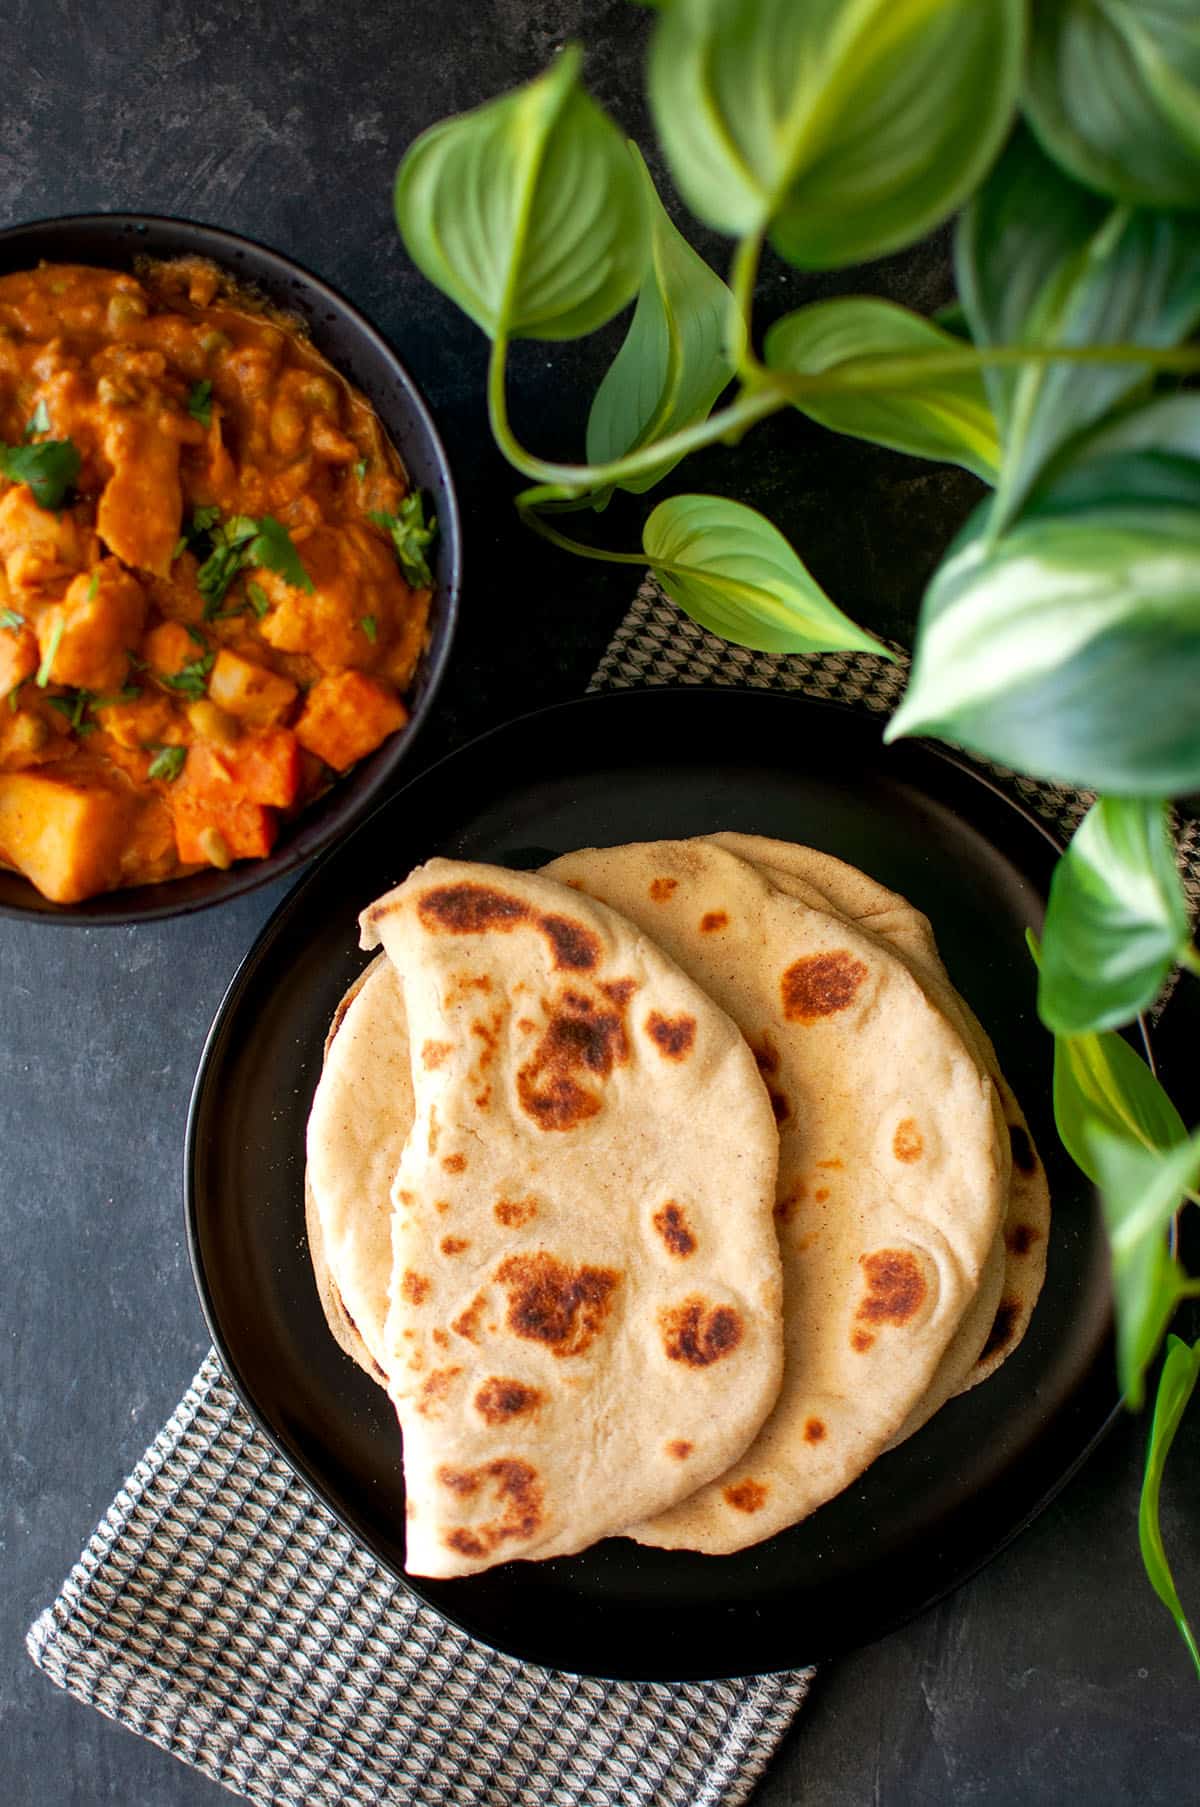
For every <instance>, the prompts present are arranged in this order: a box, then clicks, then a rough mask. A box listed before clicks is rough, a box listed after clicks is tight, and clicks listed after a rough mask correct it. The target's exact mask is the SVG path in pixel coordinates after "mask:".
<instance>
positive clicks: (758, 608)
mask: <svg viewBox="0 0 1200 1807" xmlns="http://www.w3.org/2000/svg"><path fill="white" fill-rule="evenodd" d="M642 543H643V545H644V547H645V550H646V556H647V558H648V559H649V560H650V563H651V564H652V566H653V567H654V573H655V576H656V577H657V578H658V579H659V582H660V583H661V584H662V586H663V588H664V590H666V592H667V594H668V595H669V596H671V597H673V598H674V600H675V601H676V602H677V603H678V604H679V606H680V608H681V609H683V611H684V612H685V614H688V615H690V616H691V618H692V620H693V621H698V622H699V623H700V625H701V627H706V628H708V629H709V630H710V632H712V633H714V634H720V635H721V637H722V639H725V640H732V641H733V643H734V644H735V645H736V646H749V647H753V648H754V649H755V650H756V651H758V652H769V653H801V652H828V651H834V650H836V649H839V648H851V649H853V650H855V651H859V652H872V653H878V654H879V656H880V657H881V658H884V659H890V658H891V657H892V656H893V655H892V654H891V653H890V652H889V651H888V650H887V648H886V647H885V646H881V645H880V643H879V642H878V641H877V640H874V639H872V637H871V636H870V634H866V633H864V632H863V631H862V629H861V628H858V627H855V625H854V623H853V622H852V621H851V620H850V619H849V618H848V617H847V616H845V615H843V614H842V612H841V610H840V609H839V608H837V607H836V606H835V604H834V603H832V602H831V601H830V600H829V598H828V596H826V594H825V592H824V590H822V588H821V586H820V585H819V584H818V583H817V582H816V580H815V578H813V577H812V576H810V574H809V573H808V571H806V570H805V568H804V566H803V565H802V564H801V562H800V560H799V559H798V558H797V556H796V554H795V553H794V552H793V550H792V548H791V547H790V546H789V545H788V542H787V541H786V540H785V539H784V537H783V535H782V534H781V533H780V532H779V530H778V528H776V527H773V526H772V525H771V523H770V521H768V520H766V519H765V518H764V517H763V516H762V515H760V514H758V513H757V512H756V511H755V510H754V509H753V508H746V507H744V506H743V505H742V504H741V503H740V502H730V501H727V500H726V499H725V498H724V497H723V496H671V497H670V498H669V499H668V500H667V501H665V502H660V503H659V505H658V507H657V508H656V509H655V510H654V512H653V513H652V514H651V515H650V518H649V519H648V520H647V522H646V524H645V526H644V528H643V529H642Z"/></svg>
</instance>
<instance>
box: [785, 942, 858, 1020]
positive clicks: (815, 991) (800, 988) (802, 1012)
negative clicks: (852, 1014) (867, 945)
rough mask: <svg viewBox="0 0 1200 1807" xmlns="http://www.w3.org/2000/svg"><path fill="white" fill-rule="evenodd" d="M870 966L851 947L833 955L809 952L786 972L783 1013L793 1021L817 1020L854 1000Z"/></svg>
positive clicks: (839, 950) (832, 1014) (837, 951)
mask: <svg viewBox="0 0 1200 1807" xmlns="http://www.w3.org/2000/svg"><path fill="white" fill-rule="evenodd" d="M866 976H867V968H866V967H865V966H864V965H863V963H862V961H861V960H857V959H855V957H854V955H853V954H852V953H851V952H850V951H849V949H848V948H839V949H837V950H836V951H835V952H834V953H831V954H806V955H805V957H804V959H802V960H795V961H793V963H792V964H791V966H789V967H788V969H787V971H786V972H785V973H784V975H783V979H782V981H781V984H780V990H781V992H782V994H783V1014H784V1016H785V1017H786V1018H787V1019H788V1021H789V1022H790V1023H815V1022H819V1020H820V1019H821V1017H823V1016H834V1015H836V1014H837V1012H838V1011H839V1010H847V1009H848V1008H849V1007H850V1005H851V1004H852V1003H853V1002H854V999H855V997H856V995H857V993H858V988H859V986H860V985H861V984H862V982H863V980H864V979H865V978H866Z"/></svg>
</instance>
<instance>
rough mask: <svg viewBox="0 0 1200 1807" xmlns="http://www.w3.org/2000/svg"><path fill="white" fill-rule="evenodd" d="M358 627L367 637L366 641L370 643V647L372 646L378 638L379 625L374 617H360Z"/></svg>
mask: <svg viewBox="0 0 1200 1807" xmlns="http://www.w3.org/2000/svg"><path fill="white" fill-rule="evenodd" d="M358 625H359V627H361V629H362V631H363V633H364V634H365V635H366V636H367V639H368V640H369V641H370V642H371V645H372V646H374V644H375V642H376V641H377V640H378V638H379V623H378V622H377V621H376V619H375V617H374V615H360V616H359V620H358Z"/></svg>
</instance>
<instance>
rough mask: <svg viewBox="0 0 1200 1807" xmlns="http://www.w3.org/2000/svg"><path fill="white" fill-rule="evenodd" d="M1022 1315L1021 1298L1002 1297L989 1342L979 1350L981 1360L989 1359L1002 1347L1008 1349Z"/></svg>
mask: <svg viewBox="0 0 1200 1807" xmlns="http://www.w3.org/2000/svg"><path fill="white" fill-rule="evenodd" d="M1020 1315H1021V1301H1020V1300H1019V1299H1001V1301H1000V1303H999V1305H997V1307H996V1315H995V1317H994V1318H993V1320H992V1327H991V1329H990V1330H989V1331H988V1337H987V1342H986V1343H985V1344H984V1345H983V1348H982V1349H981V1350H980V1351H979V1360H980V1361H981V1362H985V1361H987V1359H988V1357H989V1356H991V1355H997V1354H998V1353H999V1352H1000V1350H1001V1349H1007V1347H1008V1345H1009V1344H1010V1343H1011V1342H1012V1340H1013V1337H1014V1336H1015V1334H1016V1329H1017V1320H1018V1319H1019V1317H1020Z"/></svg>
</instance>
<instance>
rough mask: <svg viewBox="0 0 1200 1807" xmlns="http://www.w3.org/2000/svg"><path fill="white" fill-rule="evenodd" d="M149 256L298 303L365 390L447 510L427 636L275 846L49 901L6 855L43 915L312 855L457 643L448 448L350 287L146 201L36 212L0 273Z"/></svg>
mask: <svg viewBox="0 0 1200 1807" xmlns="http://www.w3.org/2000/svg"><path fill="white" fill-rule="evenodd" d="M146 257H152V258H164V259H165V258H172V257H207V258H210V259H211V260H212V262H213V263H215V264H218V265H219V266H220V268H221V269H222V270H224V271H226V272H227V273H228V274H229V275H231V276H232V277H234V279H235V280H236V281H237V282H239V283H241V284H243V285H244V286H246V287H248V288H251V289H254V290H256V291H257V292H258V293H259V294H260V295H261V296H263V297H264V298H265V299H266V300H268V301H270V302H271V303H272V304H273V305H274V306H275V307H278V308H281V309H283V310H285V311H286V312H288V313H291V314H295V315H298V316H299V318H300V319H301V320H302V321H304V323H305V325H306V326H307V328H308V332H309V336H310V337H311V339H312V342H313V344H314V345H315V346H316V348H317V350H318V351H320V352H322V353H323V354H324V355H325V357H327V358H328V359H329V361H330V363H331V364H332V365H333V366H334V368H335V369H336V370H338V371H339V372H340V373H341V375H342V376H344V377H345V378H346V379H347V380H348V381H349V382H351V383H353V384H354V386H355V388H357V389H360V390H361V391H362V393H363V394H364V395H365V396H366V397H367V400H368V401H369V402H370V403H371V405H372V407H373V408H374V409H375V412H376V413H377V414H378V416H379V418H380V420H381V421H382V422H383V424H384V426H385V428H386V429H387V432H388V436H389V438H390V439H391V441H392V443H393V445H394V446H395V447H396V450H397V451H398V452H399V454H400V456H401V458H402V460H403V462H404V467H405V469H406V470H407V472H408V475H409V477H410V479H411V480H412V483H413V486H414V488H416V489H419V490H423V491H425V493H426V494H427V495H428V496H429V497H430V499H431V504H432V512H433V513H434V514H435V515H436V516H437V520H438V530H439V531H438V536H437V539H436V540H435V542H434V547H433V553H432V560H433V578H434V586H435V587H434V597H433V605H432V608H431V609H430V616H429V644H428V645H427V647H426V648H425V651H424V653H423V654H422V657H421V662H420V664H419V666H418V668H417V673H416V676H415V678H414V680H413V684H412V687H411V689H410V691H409V693H408V696H407V698H406V699H405V700H406V701H407V704H408V709H409V720H408V723H407V726H406V727H404V728H403V729H401V730H400V732H399V733H397V734H391V735H389V736H388V738H387V740H385V741H384V743H383V745H382V746H381V747H378V748H376V750H375V752H374V753H371V754H369V755H368V756H367V758H366V759H363V760H360V761H359V763H358V765H356V766H355V767H354V769H353V771H350V772H347V773H346V774H345V776H344V777H342V778H339V779H338V780H337V782H336V783H335V784H333V785H332V786H331V787H330V789H329V790H327V791H326V792H325V794H324V795H323V796H321V797H318V798H317V800H316V802H315V803H312V804H310V805H309V807H308V808H307V809H305V810H304V811H303V812H302V814H301V815H299V816H298V817H297V818H296V820H295V822H293V823H288V824H287V825H286V826H285V827H284V829H283V830H282V832H281V834H280V836H279V840H278V841H277V843H276V845H275V847H274V849H273V850H272V852H271V853H270V854H269V855H268V856H267V858H266V859H263V860H241V861H239V862H238V863H237V864H236V865H235V866H233V867H231V868H230V870H229V871H228V872H217V871H208V872H195V873H193V874H192V875H191V876H190V877H188V878H176V879H171V880H169V881H168V882H167V883H166V884H161V885H136V886H130V888H129V889H128V890H124V891H106V892H103V893H102V894H101V895H100V896H99V897H88V898H85V899H84V901H83V902H82V903H77V904H56V903H51V902H50V900H49V898H46V897H43V896H42V895H41V893H40V892H39V891H37V890H35V889H34V887H33V885H31V884H30V883H29V880H28V879H25V878H22V877H21V876H20V874H19V873H16V872H10V871H8V870H7V869H4V870H0V916H26V917H28V916H36V917H37V918H38V920H39V921H40V922H59V923H74V922H83V923H87V924H89V925H91V924H93V923H97V922H151V921H154V920H156V919H158V918H159V917H164V916H183V915H186V914H188V913H189V912H190V911H192V910H202V909H205V908H207V906H208V905H210V904H216V903H224V902H225V900H226V899H227V898H230V897H240V896H242V895H243V894H244V893H245V892H247V891H254V890H257V888H258V887H259V886H260V885H266V884H270V883H271V882H272V880H274V879H277V878H279V877H280V876H281V874H283V873H285V872H290V871H292V870H293V869H294V868H295V867H297V866H301V865H303V864H304V862H305V861H306V860H310V859H312V857H313V855H314V854H317V853H322V852H324V850H325V848H327V847H329V846H331V845H332V844H333V842H334V841H335V840H336V839H337V837H338V836H339V835H341V834H344V833H345V832H346V830H347V829H348V828H349V827H350V826H351V825H352V824H353V823H355V822H358V821H361V820H362V818H363V817H364V816H366V815H367V814H368V813H369V812H370V811H371V810H372V809H374V808H375V806H376V804H378V803H380V802H382V800H383V798H384V797H385V796H387V794H388V792H389V791H390V790H391V789H392V788H393V786H394V784H395V782H396V774H397V771H398V770H399V768H400V766H401V765H402V764H403V762H404V761H405V759H407V757H408V754H409V749H410V748H411V747H412V744H413V741H414V740H415V738H416V736H417V734H418V732H419V731H420V728H421V725H422V723H423V722H424V721H425V720H426V719H427V718H428V715H429V713H430V710H431V709H432V707H433V699H434V696H435V695H436V693H437V689H438V686H439V684H440V683H441V680H442V674H443V672H444V671H445V669H446V661H447V659H448V658H449V656H450V643H451V641H452V639H453V637H454V627H455V622H456V619H457V615H458V597H459V590H460V588H461V585H462V535H461V531H460V528H459V521H458V505H457V503H456V501H455V498H454V483H453V479H452V477H451V475H450V465H449V461H448V460H447V457H446V453H445V451H444V450H443V447H442V442H441V440H440V439H439V438H438V433H437V428H436V427H435V426H434V424H433V418H432V416H431V415H430V412H429V409H428V408H427V406H426V405H425V401H424V398H423V397H422V395H421V392H420V390H419V389H418V388H417V385H416V384H415V383H414V381H413V379H412V377H411V376H410V375H409V374H408V371H407V370H406V369H405V367H404V365H403V364H402V363H401V362H400V359H399V358H398V357H397V355H396V353H395V352H394V351H393V350H392V348H391V346H390V345H389V344H388V343H387V341H386V339H384V338H383V337H382V335H381V334H380V333H378V332H377V331H376V330H375V328H374V327H373V326H372V325H371V323H370V322H369V321H368V320H367V319H365V318H364V316H363V315H362V314H360V313H359V311H358V309H357V308H356V307H354V306H353V305H352V304H351V303H350V302H349V301H347V300H346V297H345V296H344V295H340V294H339V293H338V292H337V290H336V289H332V288H330V286H329V284H328V283H327V282H322V280H321V278H320V277H319V276H314V275H313V274H312V272H311V271H310V270H306V269H304V268H303V267H302V266H301V265H300V264H298V263H293V261H292V260H291V258H289V257H284V256H283V254H282V253H281V252H279V251H271V250H269V249H268V248H267V246H266V245H260V244H256V243H255V242H254V240H253V239H248V238H241V237H239V236H238V234H237V233H235V232H224V231H222V230H221V229H220V228H219V227H217V226H202V225H200V224H198V223H197V222H196V221H195V220H176V219H164V218H161V217H159V216H158V215H157V214H148V213H84V214H75V215H72V216H70V217H68V218H66V219H57V220H35V221H33V222H32V223H31V224H29V225H25V226H10V227H8V228H6V229H5V230H4V231H2V232H0V275H3V274H6V273H8V272H9V271H12V270H28V269H32V268H33V267H34V266H35V265H36V264H37V263H38V262H39V261H40V260H42V259H46V260H48V261H51V262H59V263H82V264H99V265H100V266H101V267H103V268H106V269H114V270H133V269H134V268H135V266H136V264H137V262H138V260H139V259H140V258H146Z"/></svg>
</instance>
